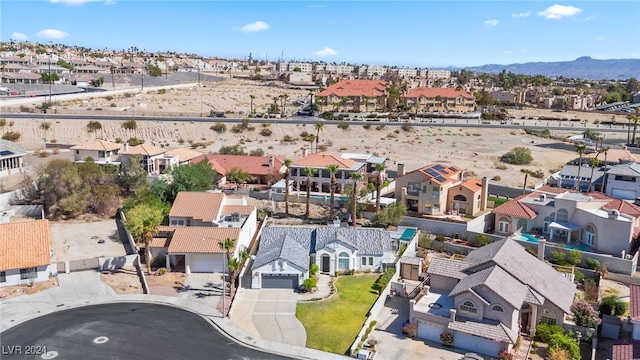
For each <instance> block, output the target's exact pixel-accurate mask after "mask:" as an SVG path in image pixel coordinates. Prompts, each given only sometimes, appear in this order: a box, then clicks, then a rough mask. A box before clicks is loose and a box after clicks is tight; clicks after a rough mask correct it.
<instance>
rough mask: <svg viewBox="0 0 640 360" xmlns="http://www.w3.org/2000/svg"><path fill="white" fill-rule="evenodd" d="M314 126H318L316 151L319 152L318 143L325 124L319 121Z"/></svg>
mask: <svg viewBox="0 0 640 360" xmlns="http://www.w3.org/2000/svg"><path fill="white" fill-rule="evenodd" d="M314 127H315V128H316V152H318V143H319V142H320V132H321V131H322V128H323V127H324V124H323V123H321V122H317V123H316V124H315V125H314Z"/></svg>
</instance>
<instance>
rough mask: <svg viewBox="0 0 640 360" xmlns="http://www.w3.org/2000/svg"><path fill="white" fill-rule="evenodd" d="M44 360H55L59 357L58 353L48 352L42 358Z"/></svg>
mask: <svg viewBox="0 0 640 360" xmlns="http://www.w3.org/2000/svg"><path fill="white" fill-rule="evenodd" d="M40 357H41V358H43V359H55V358H57V357H58V352H57V351H47V352H46V353H44V354H42V356H40Z"/></svg>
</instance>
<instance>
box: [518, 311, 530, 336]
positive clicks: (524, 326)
mask: <svg viewBox="0 0 640 360" xmlns="http://www.w3.org/2000/svg"><path fill="white" fill-rule="evenodd" d="M528 329H529V312H528V311H526V312H523V311H521V312H520V332H521V333H528V332H529V330H528Z"/></svg>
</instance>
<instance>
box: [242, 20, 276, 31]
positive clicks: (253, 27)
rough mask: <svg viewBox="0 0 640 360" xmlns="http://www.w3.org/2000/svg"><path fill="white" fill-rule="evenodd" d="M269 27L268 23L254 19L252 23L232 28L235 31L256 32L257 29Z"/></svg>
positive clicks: (262, 29) (261, 29)
mask: <svg viewBox="0 0 640 360" xmlns="http://www.w3.org/2000/svg"><path fill="white" fill-rule="evenodd" d="M267 29H269V24H267V23H266V22H264V21H256V22H253V23H248V24H246V25H244V26H242V27H236V28H234V30H236V31H242V32H245V33H251V32H258V31H264V30H267Z"/></svg>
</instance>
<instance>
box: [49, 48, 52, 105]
mask: <svg viewBox="0 0 640 360" xmlns="http://www.w3.org/2000/svg"><path fill="white" fill-rule="evenodd" d="M51 44H52V41H49V46H51ZM48 55H49V102H51V80H52V79H51V52H49V54H48Z"/></svg>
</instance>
